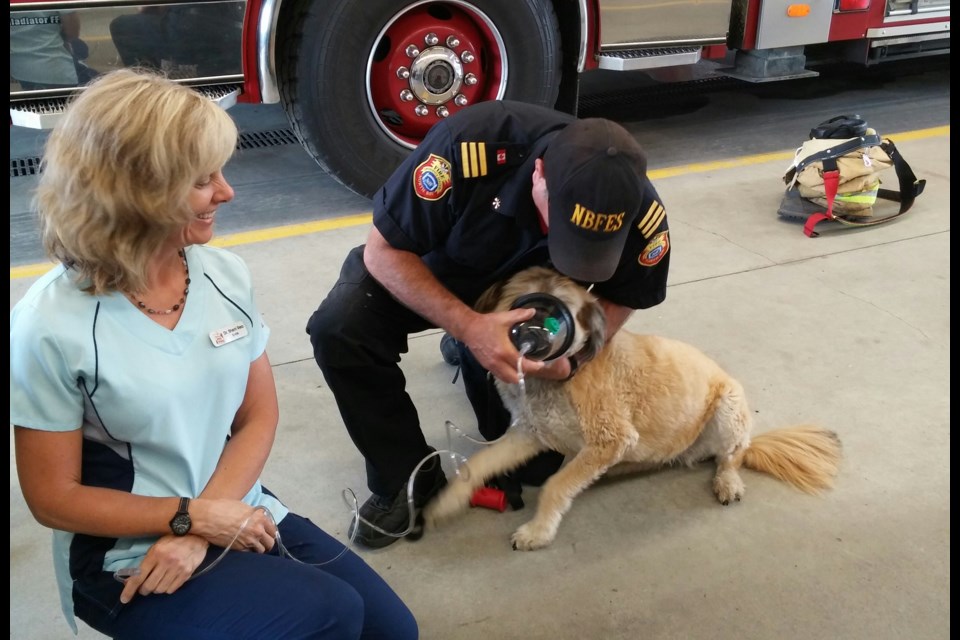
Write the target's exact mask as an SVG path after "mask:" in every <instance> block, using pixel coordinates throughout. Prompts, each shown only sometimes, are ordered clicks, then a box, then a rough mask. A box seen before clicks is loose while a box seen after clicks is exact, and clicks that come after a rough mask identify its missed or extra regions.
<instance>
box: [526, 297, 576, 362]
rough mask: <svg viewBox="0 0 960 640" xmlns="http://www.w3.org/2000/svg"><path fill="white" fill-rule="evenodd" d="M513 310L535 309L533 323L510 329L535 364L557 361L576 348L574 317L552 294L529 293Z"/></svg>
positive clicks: (527, 322) (529, 322) (530, 321)
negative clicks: (555, 359)
mask: <svg viewBox="0 0 960 640" xmlns="http://www.w3.org/2000/svg"><path fill="white" fill-rule="evenodd" d="M510 309H511V310H512V309H534V310H536V313H535V314H534V316H533V317H532V318H530V319H529V320H525V321H524V322H518V323H517V324H515V325H513V327H511V328H510V340H511V341H512V342H513V345H514V346H515V347H516V348H517V350H518V351H519V352H520V353H522V354H523V355H524V356H526V357H527V358H530V359H531V360H543V361H546V360H553V359H554V358H558V357H560V356H561V355H563V354H564V353H565V352H566V351H567V349H569V348H570V345H571V344H573V334H574V329H575V326H576V325H575V324H574V321H573V314H571V313H570V309H569V308H567V305H565V304H564V303H563V301H562V300H560V299H559V298H556V297H554V296H552V295H550V294H549V293H529V294H527V295H525V296H520V297H519V298H517V299H516V300H515V301H514V303H513V305H511V306H510Z"/></svg>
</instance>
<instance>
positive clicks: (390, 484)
mask: <svg viewBox="0 0 960 640" xmlns="http://www.w3.org/2000/svg"><path fill="white" fill-rule="evenodd" d="M431 328H435V325H433V324H432V323H431V322H430V321H428V320H426V319H424V318H423V317H421V316H419V315H418V314H416V313H414V312H413V311H411V310H410V309H408V308H407V307H406V306H404V305H403V304H401V303H400V302H398V301H397V300H396V299H395V298H394V297H393V296H392V295H391V294H390V293H389V292H388V291H387V290H386V289H384V288H383V287H382V286H381V285H380V284H379V283H378V282H377V281H376V280H375V279H374V278H373V276H371V275H370V273H369V272H368V271H367V268H366V266H365V265H364V264H363V247H362V246H361V247H356V248H354V249H353V250H352V251H351V252H350V254H349V255H348V256H347V259H346V260H345V261H344V264H343V267H342V269H341V271H340V277H339V279H338V280H337V283H336V284H335V285H334V287H333V289H331V291H330V293H329V294H328V295H327V297H326V299H324V301H323V302H322V303H321V304H320V306H319V307H318V308H317V310H316V311H315V312H314V313H313V315H312V316H311V317H310V320H309V321H308V322H307V333H308V334H309V335H310V342H311V344H312V345H313V355H314V358H315V359H316V361H317V364H318V365H319V367H320V371H321V372H322V373H323V377H324V379H325V380H326V383H327V386H329V387H330V390H331V391H332V392H333V396H334V398H335V399H336V402H337V407H338V408H339V410H340V415H341V418H342V419H343V422H344V425H345V426H346V428H347V432H348V433H349V434H350V437H351V439H352V440H353V443H354V444H355V445H356V446H357V449H358V450H359V451H360V453H361V454H362V455H363V457H364V459H365V461H366V469H367V487H368V488H369V489H370V491H372V492H373V493H376V494H378V495H381V496H391V495H394V494H395V493H397V492H398V491H400V489H402V488H403V487H404V486H406V482H407V480H408V479H409V477H410V474H411V473H412V472H413V469H414V468H415V467H416V466H417V464H418V463H419V462H420V461H421V460H422V459H423V458H424V457H426V456H427V455H428V454H429V453H430V448H429V446H428V445H427V442H426V439H425V438H424V436H423V432H422V431H421V429H420V419H419V416H418V414H417V409H416V407H415V406H414V404H413V400H412V399H411V398H410V396H409V394H407V391H406V378H405V377H404V375H403V371H402V370H401V369H400V356H401V354H404V353H407V351H408V350H409V344H408V337H409V335H410V334H411V333H418V332H420V331H424V330H426V329H431ZM461 352H462V357H461V363H462V366H463V383H464V387H465V389H466V391H467V397H468V398H469V400H470V403H471V405H472V406H473V408H474V411H475V412H476V414H477V421H478V427H479V430H480V433H481V434H482V435H483V436H484V437H485V438H487V439H488V440H492V439H495V438H497V437H499V436H500V435H502V434H503V433H504V432H505V431H506V430H507V427H508V426H509V424H510V415H509V413H508V412H507V410H506V409H505V408H504V407H503V404H502V403H501V402H500V396H499V394H498V393H497V392H496V389H495V387H494V386H493V384H492V382H491V381H490V380H489V379H488V376H487V373H486V371H485V370H483V368H482V367H481V366H480V365H479V363H477V362H476V360H474V359H473V357H472V355H471V354H470V353H469V351H468V350H466V349H465V348H464V349H461ZM437 357H439V353H438V354H437ZM558 455H559V454H554V458H555V461H554V462H553V463H551V464H550V465H549V466H550V473H552V471H554V470H556V467H557V466H559V463H560V462H561V461H562V457H557V456H558ZM546 475H549V473H547V474H546ZM545 477H546V476H543V478H540V479H539V482H542V480H543V479H545ZM539 482H537V479H536V478H532V479H531V480H530V483H531V484H539Z"/></svg>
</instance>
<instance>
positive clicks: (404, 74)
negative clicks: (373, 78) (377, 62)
mask: <svg viewBox="0 0 960 640" xmlns="http://www.w3.org/2000/svg"><path fill="white" fill-rule="evenodd" d="M397 77H398V78H400V79H401V80H406V79H407V78H409V77H410V69H407V68H406V67H400V68H399V69H397Z"/></svg>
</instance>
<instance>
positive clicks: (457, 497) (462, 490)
mask: <svg viewBox="0 0 960 640" xmlns="http://www.w3.org/2000/svg"><path fill="white" fill-rule="evenodd" d="M470 492H471V488H470V486H469V485H468V484H467V483H465V482H452V483H450V484H448V485H447V486H446V488H444V489H443V491H441V492H440V493H439V494H438V495H437V497H436V498H434V499H433V500H431V501H430V502H429V503H428V504H427V506H426V507H424V509H423V512H422V515H423V520H424V523H425V524H426V526H427V528H429V529H433V528H435V527H437V526H439V525H441V524H443V523H444V522H447V521H448V520H451V519H452V518H454V517H455V516H456V515H458V514H460V513H462V512H463V511H465V510H466V509H467V507H469V506H470Z"/></svg>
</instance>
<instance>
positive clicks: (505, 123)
mask: <svg viewBox="0 0 960 640" xmlns="http://www.w3.org/2000/svg"><path fill="white" fill-rule="evenodd" d="M646 165H647V161H646V156H645V154H644V152H643V150H642V149H641V148H640V146H639V145H638V143H637V142H636V141H635V140H634V138H633V137H632V136H631V135H630V134H629V133H628V132H627V131H626V130H625V129H624V128H623V127H621V126H620V125H618V124H616V123H614V122H611V121H609V120H605V119H598V118H593V119H582V120H578V119H575V118H573V117H572V116H570V115H567V114H564V113H560V112H557V111H553V110H551V109H548V108H544V107H538V106H533V105H529V104H524V103H519V102H511V101H491V102H483V103H478V104H476V105H473V106H470V107H467V108H465V109H463V110H461V111H459V112H457V113H456V114H455V115H453V116H451V117H449V118H447V119H446V120H443V121H441V122H439V123H438V124H436V125H435V126H434V127H433V128H432V129H431V130H430V131H429V132H428V134H427V136H426V137H425V139H424V140H423V142H422V143H421V144H420V145H419V146H418V147H417V148H416V149H415V150H414V151H413V152H412V154H411V155H410V156H409V157H408V158H407V159H406V160H405V161H404V162H403V163H402V164H401V165H400V166H399V167H398V168H397V170H396V171H395V172H394V173H393V174H392V176H391V177H390V178H389V179H388V180H387V182H386V184H384V186H383V187H382V188H381V189H380V190H379V191H378V192H377V193H376V195H375V196H374V200H373V202H374V209H373V226H372V228H371V230H370V233H369V235H368V238H367V242H366V244H365V245H361V246H358V247H355V248H354V249H353V250H351V252H350V253H349V254H348V256H347V258H346V260H345V262H344V264H343V266H342V270H341V272H340V277H339V279H338V281H337V283H336V284H335V285H334V287H333V289H332V290H331V291H330V292H329V293H328V295H327V297H326V298H325V299H324V300H323V302H322V303H321V304H320V306H319V307H318V309H317V310H316V311H315V312H314V313H313V315H312V316H311V317H310V319H309V321H308V323H307V333H308V334H309V335H310V340H311V343H312V345H313V350H314V356H315V358H316V361H317V364H318V365H319V367H320V370H321V371H322V373H323V376H324V378H325V380H326V382H327V384H328V385H329V387H330V389H331V391H332V392H333V394H334V397H335V399H336V401H337V405H338V408H339V410H340V414H341V417H342V419H343V421H344V424H345V426H346V428H347V431H348V432H349V434H350V437H351V438H352V439H353V442H354V444H355V445H356V446H357V448H358V449H359V450H360V453H361V454H363V456H364V459H365V462H366V471H367V484H368V488H369V489H370V491H371V492H372V495H371V496H370V498H369V499H368V500H367V501H366V502H365V503H364V504H363V505H362V506H361V508H360V510H359V516H360V521H359V522H357V520H356V518H354V520H353V522H352V523H351V526H350V529H349V532H348V535H350V536H351V538H352V539H353V540H354V541H355V542H357V543H358V544H360V545H362V546H365V547H369V548H379V547H384V546H387V545H389V544H391V543H392V542H394V541H395V540H397V539H399V537H400V536H402V535H404V534H410V533H415V534H419V531H418V530H417V527H416V525H415V523H414V522H412V521H411V520H412V518H411V516H413V519H414V520H415V519H416V510H419V509H420V508H422V507H423V506H424V505H425V504H426V503H427V501H428V500H429V499H430V498H431V497H433V496H434V495H435V494H436V493H437V492H439V490H440V489H441V488H442V487H443V486H444V485H445V484H446V478H445V476H444V473H443V470H442V468H441V466H440V463H439V458H438V457H437V456H432V457H431V453H432V452H433V451H434V450H433V449H432V448H431V447H430V446H429V445H428V444H427V442H426V439H425V437H424V435H423V432H422V431H421V429H420V424H419V418H418V414H417V409H416V407H415V406H414V403H413V401H412V400H411V398H410V396H409V395H408V394H407V391H406V389H405V386H406V381H405V378H404V375H403V372H402V371H401V369H400V366H399V362H400V358H401V354H404V353H406V352H407V350H408V336H409V335H410V334H413V333H417V332H420V331H424V330H427V329H431V328H437V327H439V328H442V329H444V330H445V331H446V332H447V334H448V335H449V336H450V337H449V338H445V342H446V345H445V346H449V345H450V344H451V341H454V342H453V344H454V345H462V346H461V347H459V348H458V349H457V354H458V356H460V357H459V359H460V360H461V362H460V364H461V365H462V370H463V373H464V378H463V382H464V387H465V389H466V391H467V395H468V398H469V399H470V401H471V404H472V406H473V408H474V410H475V412H476V413H477V419H478V424H479V430H480V432H481V433H482V434H483V436H484V437H486V438H487V439H494V438H496V437H499V436H500V435H501V434H502V433H504V431H505V430H506V428H507V427H508V426H509V416H508V414H507V413H506V411H505V409H504V408H503V406H502V404H500V401H499V397H498V396H497V394H496V391H495V389H494V387H493V384H492V382H491V381H490V380H489V377H488V376H487V372H490V373H491V374H492V375H494V376H496V377H498V378H500V379H501V380H504V381H506V382H508V383H516V382H517V381H518V361H519V356H520V354H519V353H518V351H517V349H516V348H515V347H514V345H513V344H512V343H511V341H510V339H509V330H510V327H511V326H513V325H514V324H515V323H517V322H521V321H524V320H527V319H529V318H530V317H531V316H532V315H533V314H534V311H533V310H532V309H516V310H513V311H509V312H504V313H491V314H480V313H478V312H476V311H474V310H473V309H472V308H471V305H472V304H473V303H474V302H475V300H476V299H477V298H478V297H479V296H480V294H481V293H482V292H483V291H484V290H485V289H486V288H487V287H489V286H490V285H492V284H494V283H495V282H498V281H500V280H503V279H505V278H507V277H509V276H510V275H512V274H514V273H516V272H518V271H520V270H522V269H524V268H526V267H529V266H533V265H544V266H552V267H553V268H555V269H557V270H558V271H560V272H561V273H563V274H565V275H567V276H569V277H571V278H572V279H574V280H576V281H578V282H581V283H583V284H585V285H591V284H592V285H594V287H593V289H592V291H593V293H594V294H596V295H597V296H598V297H600V299H601V304H603V306H604V310H605V312H606V315H607V323H608V329H607V331H608V337H610V336H612V335H613V334H614V333H615V332H616V331H617V330H618V329H619V328H620V327H621V326H622V325H623V323H624V322H625V321H626V319H627V318H628V317H629V315H630V314H631V313H632V311H633V310H634V309H646V308H649V307H652V306H654V305H657V304H659V303H660V302H662V301H663V299H664V297H665V295H666V282H667V271H668V265H669V260H670V256H669V249H670V242H669V232H668V227H667V218H666V214H665V210H664V207H663V205H662V204H661V202H660V198H659V196H658V195H657V192H656V190H655V189H654V187H653V185H652V184H651V183H650V182H649V180H648V179H647V176H646ZM578 364H582V363H578V362H577V359H576V357H574V358H570V359H567V358H559V359H557V360H554V361H552V362H537V361H534V360H529V359H526V358H524V359H523V360H522V361H521V362H520V365H519V366H520V367H522V371H523V373H524V375H529V376H540V377H543V378H549V379H554V380H564V379H567V378H569V377H571V376H572V374H573V373H574V372H575V370H576V367H577V365H578ZM427 458H429V459H427ZM421 462H423V464H421ZM561 462H562V458H561V457H560V456H559V454H557V453H556V452H546V453H544V454H541V456H540V457H538V458H534V460H533V461H531V462H530V463H528V465H527V466H526V467H525V469H524V471H526V472H527V479H528V480H529V481H530V483H531V484H537V483H539V482H542V481H543V480H544V479H545V477H546V476H547V475H549V473H552V472H553V471H555V470H556V468H558V467H559V464H560V463H561ZM418 466H419V470H418V473H417V477H416V480H415V482H414V484H413V493H414V500H413V508H411V507H410V506H409V505H408V500H407V486H408V480H409V478H410V476H411V475H412V473H413V471H414V470H415V469H417V468H418ZM521 477H523V476H522V475H521ZM411 537H412V538H413V537H418V536H411Z"/></svg>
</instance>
